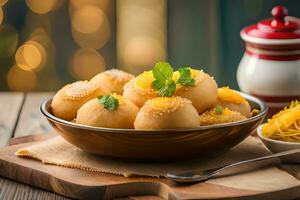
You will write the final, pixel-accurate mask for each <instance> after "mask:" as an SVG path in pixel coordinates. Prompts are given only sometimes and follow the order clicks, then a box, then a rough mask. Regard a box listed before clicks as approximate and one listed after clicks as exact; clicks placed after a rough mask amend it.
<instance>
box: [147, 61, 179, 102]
mask: <svg viewBox="0 0 300 200" xmlns="http://www.w3.org/2000/svg"><path fill="white" fill-rule="evenodd" d="M152 73H153V76H154V78H155V80H154V81H153V82H152V88H153V89H155V90H158V92H159V95H160V96H162V97H170V96H172V95H173V94H174V92H175V90H176V83H175V81H174V80H173V79H172V78H173V68H172V66H171V65H170V64H169V63H167V62H158V63H156V64H155V66H154V68H153V69H152Z"/></svg>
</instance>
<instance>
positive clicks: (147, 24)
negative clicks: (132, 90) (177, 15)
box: [117, 0, 167, 74]
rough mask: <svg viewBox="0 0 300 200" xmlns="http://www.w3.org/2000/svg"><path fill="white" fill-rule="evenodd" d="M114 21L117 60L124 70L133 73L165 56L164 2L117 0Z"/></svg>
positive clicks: (160, 0)
mask: <svg viewBox="0 0 300 200" xmlns="http://www.w3.org/2000/svg"><path fill="white" fill-rule="evenodd" d="M137 16H140V17H137ZM117 21H118V23H117V41H118V43H117V56H118V63H119V65H120V66H122V68H123V69H124V70H125V71H129V72H131V73H134V74H137V73H140V72H143V71H145V70H149V69H150V68H152V66H153V64H154V63H155V62H157V61H160V60H165V59H166V41H167V39H166V25H167V24H166V1H164V0H151V1H140V0H122V1H118V3H117Z"/></svg>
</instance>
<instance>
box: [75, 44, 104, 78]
mask: <svg viewBox="0 0 300 200" xmlns="http://www.w3.org/2000/svg"><path fill="white" fill-rule="evenodd" d="M104 70H105V61H104V58H103V57H102V56H101V55H100V53H99V52H98V51H96V50H94V49H90V48H82V49H79V50H77V51H76V52H75V54H74V55H73V57H72V59H71V61H70V71H71V74H72V75H73V76H74V77H75V78H79V79H82V80H89V79H91V78H92V77H93V76H94V75H95V74H97V73H100V72H102V71H104Z"/></svg>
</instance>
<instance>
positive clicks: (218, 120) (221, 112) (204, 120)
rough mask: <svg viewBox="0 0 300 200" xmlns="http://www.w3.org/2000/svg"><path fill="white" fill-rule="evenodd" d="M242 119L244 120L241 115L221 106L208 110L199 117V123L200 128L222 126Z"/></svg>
mask: <svg viewBox="0 0 300 200" xmlns="http://www.w3.org/2000/svg"><path fill="white" fill-rule="evenodd" d="M244 119H246V117H245V116H244V115H242V114H241V113H239V112H237V111H233V110H229V109H228V108H224V109H223V108H222V107H221V106H218V107H216V108H213V109H210V110H208V111H206V112H204V113H202V114H201V115H200V116H199V122H200V125H201V126H206V125H213V124H224V123H230V122H236V121H241V120H244Z"/></svg>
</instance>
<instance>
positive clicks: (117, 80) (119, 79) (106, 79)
mask: <svg viewBox="0 0 300 200" xmlns="http://www.w3.org/2000/svg"><path fill="white" fill-rule="evenodd" d="M133 78H134V76H133V75H132V74H130V73H127V72H124V71H122V70H119V69H111V70H107V71H105V72H102V73H99V74H97V75H96V76H94V77H93V78H92V79H91V80H90V82H91V83H94V84H96V85H97V86H99V87H103V88H106V89H107V90H108V91H109V92H110V93H117V94H120V95H122V94H123V87H124V85H125V84H126V83H127V82H129V81H130V80H131V79H133Z"/></svg>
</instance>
